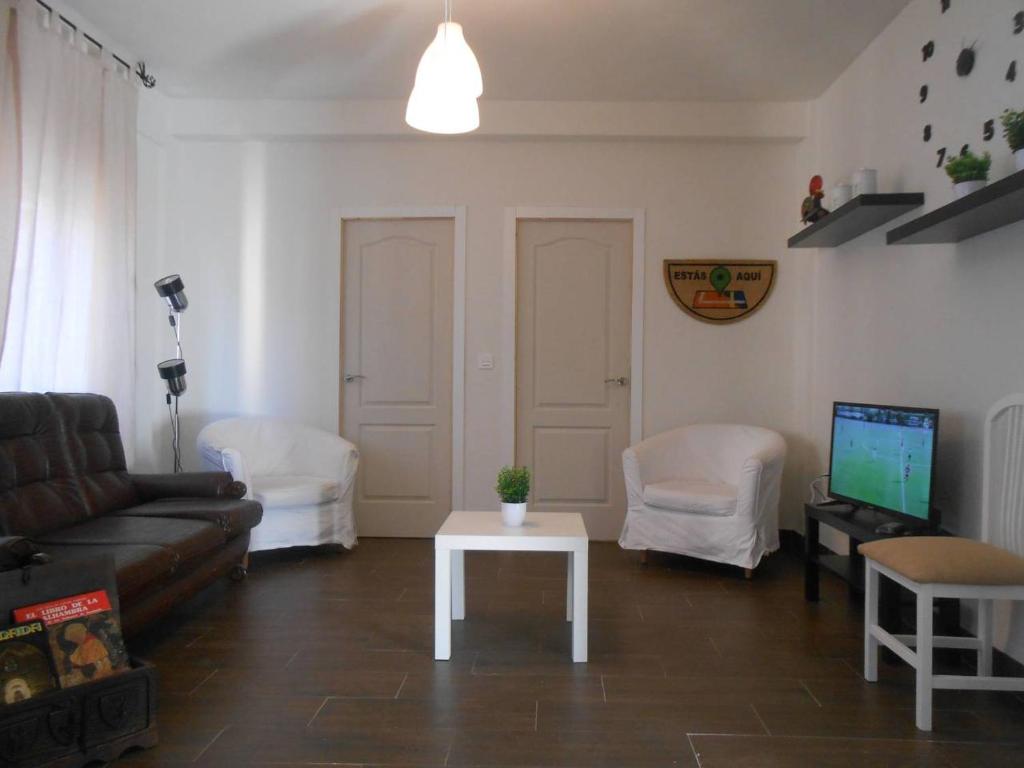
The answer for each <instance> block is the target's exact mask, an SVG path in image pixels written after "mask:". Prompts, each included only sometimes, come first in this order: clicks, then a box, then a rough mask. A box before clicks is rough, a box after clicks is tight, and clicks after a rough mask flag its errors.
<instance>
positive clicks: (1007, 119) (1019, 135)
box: [999, 109, 1024, 171]
mask: <svg viewBox="0 0 1024 768" xmlns="http://www.w3.org/2000/svg"><path fill="white" fill-rule="evenodd" d="M999 120H1000V122H1002V124H1003V136H1005V137H1006V143H1007V144H1009V145H1010V151H1011V152H1013V162H1014V163H1015V165H1016V166H1017V170H1018V171H1024V112H1017V111H1016V110H1013V109H1007V110H1005V111H1004V112H1003V114H1002V117H1000V118H999Z"/></svg>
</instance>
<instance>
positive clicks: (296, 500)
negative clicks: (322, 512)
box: [252, 475, 341, 507]
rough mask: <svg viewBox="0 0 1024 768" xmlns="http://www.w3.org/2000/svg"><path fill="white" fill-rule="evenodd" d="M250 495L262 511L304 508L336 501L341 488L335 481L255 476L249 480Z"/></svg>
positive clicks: (294, 476) (317, 478) (316, 478)
mask: <svg viewBox="0 0 1024 768" xmlns="http://www.w3.org/2000/svg"><path fill="white" fill-rule="evenodd" d="M252 485H253V488H252V495H253V498H255V499H256V501H258V502H260V504H263V505H264V506H266V507H305V506H312V505H316V504H326V503H327V502H330V501H337V500H338V497H339V496H340V495H341V487H340V485H339V484H338V482H337V481H336V480H331V479H330V478H327V477H313V476H312V475H258V476H255V477H253V478H252Z"/></svg>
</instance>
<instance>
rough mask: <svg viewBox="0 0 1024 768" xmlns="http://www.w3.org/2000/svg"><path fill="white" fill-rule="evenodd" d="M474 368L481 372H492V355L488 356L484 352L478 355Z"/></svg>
mask: <svg viewBox="0 0 1024 768" xmlns="http://www.w3.org/2000/svg"><path fill="white" fill-rule="evenodd" d="M476 367H477V368H479V369H480V370H481V371H491V370H494V355H489V354H487V353H486V352H485V353H484V354H481V355H478V356H477V358H476Z"/></svg>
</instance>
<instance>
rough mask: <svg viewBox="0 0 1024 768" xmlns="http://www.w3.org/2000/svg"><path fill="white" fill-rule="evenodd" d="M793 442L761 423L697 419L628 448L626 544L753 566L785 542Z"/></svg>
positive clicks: (624, 457) (622, 540)
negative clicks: (782, 513) (787, 466)
mask: <svg viewBox="0 0 1024 768" xmlns="http://www.w3.org/2000/svg"><path fill="white" fill-rule="evenodd" d="M785 459H786V443H785V441H784V440H783V439H782V436H781V435H779V434H778V433H776V432H772V431H771V430H769V429H762V428H761V427H746V426H741V425H738V424H695V425H692V426H687V427H680V428H679V429H673V430H671V431H669V432H663V433H662V434H660V435H655V436H654V437H651V438H648V439H647V440H644V441H643V442H641V443H638V444H636V445H634V446H631V447H629V448H627V449H626V450H625V451H624V452H623V454H622V468H623V472H624V474H625V476H626V498H627V502H628V509H627V511H626V522H625V524H624V525H623V527H622V535H621V536H620V537H619V545H620V546H621V547H622V548H623V549H639V550H643V551H647V550H649V549H653V550H658V551H661V552H674V553H676V554H680V555H689V556H690V557H697V558H701V559H703V560H712V561H714V562H717V563H727V564H729V565H737V566H739V567H741V568H744V569H746V571H747V575H748V576H749V574H750V571H751V570H752V569H753V568H755V567H757V564H758V563H759V562H760V561H761V558H762V557H763V556H764V555H765V554H767V553H769V552H772V551H774V550H776V549H778V547H779V522H778V511H779V492H780V488H781V482H782V467H783V464H784V462H785Z"/></svg>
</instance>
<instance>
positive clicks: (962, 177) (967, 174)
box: [946, 151, 992, 198]
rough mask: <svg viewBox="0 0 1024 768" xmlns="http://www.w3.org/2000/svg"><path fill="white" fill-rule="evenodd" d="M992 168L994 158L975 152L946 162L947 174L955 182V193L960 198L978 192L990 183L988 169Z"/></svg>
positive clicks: (965, 153) (987, 154) (966, 153)
mask: <svg viewBox="0 0 1024 768" xmlns="http://www.w3.org/2000/svg"><path fill="white" fill-rule="evenodd" d="M991 166H992V156H991V155H990V154H989V153H988V152H986V153H985V154H983V155H981V156H978V155H976V154H974V153H973V152H969V151H968V152H964V153H963V154H962V155H957V156H956V157H951V158H949V160H948V161H946V174H947V175H948V176H949V178H950V179H952V180H953V193H954V194H955V195H956V196H957V197H958V198H960V197H963V196H964V195H969V194H971V193H972V192H977V191H978V190H979V189H981V188H982V187H984V186H985V184H986V182H987V181H988V169H989V168H990V167H991Z"/></svg>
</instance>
